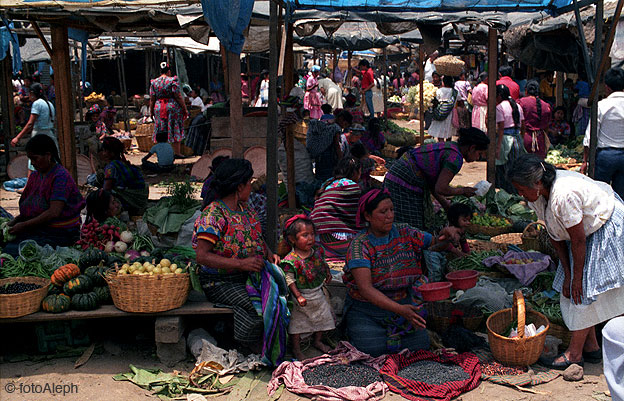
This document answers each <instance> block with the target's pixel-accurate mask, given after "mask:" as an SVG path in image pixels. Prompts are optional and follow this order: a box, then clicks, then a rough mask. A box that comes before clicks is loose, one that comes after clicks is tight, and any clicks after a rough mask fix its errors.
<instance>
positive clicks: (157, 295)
mask: <svg viewBox="0 0 624 401" xmlns="http://www.w3.org/2000/svg"><path fill="white" fill-rule="evenodd" d="M104 278H105V279H106V282H107V283H108V287H109V288H110V293H111V297H112V298H113V303H114V304H115V306H116V307H117V308H118V309H121V310H122V311H125V312H134V313H154V312H164V311H167V310H171V309H175V308H179V307H180V306H182V305H184V303H185V302H186V298H187V297H188V294H189V289H190V286H191V281H190V278H189V274H188V273H182V274H159V275H153V276H144V275H133V274H128V275H122V276H120V275H117V272H116V271H111V272H109V273H108V274H106V275H105V276H104Z"/></svg>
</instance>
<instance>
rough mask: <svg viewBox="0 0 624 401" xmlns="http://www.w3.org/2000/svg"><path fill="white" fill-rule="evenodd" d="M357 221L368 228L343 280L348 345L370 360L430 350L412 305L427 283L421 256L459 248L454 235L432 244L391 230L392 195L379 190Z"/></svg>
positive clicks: (354, 246)
mask: <svg viewBox="0 0 624 401" xmlns="http://www.w3.org/2000/svg"><path fill="white" fill-rule="evenodd" d="M358 220H360V221H362V222H366V223H367V226H368V227H367V229H366V230H364V231H362V232H360V233H359V234H358V235H357V236H356V237H355V238H353V240H352V241H351V245H350V246H349V251H348V252H347V263H346V265H345V269H344V271H345V274H344V276H343V281H344V282H345V284H346V286H347V297H346V300H345V312H344V317H345V321H346V328H347V335H348V337H349V340H350V341H351V343H352V344H353V345H354V346H355V347H356V348H357V349H359V350H360V351H362V352H365V353H367V354H370V355H372V356H379V355H382V354H386V353H394V352H398V351H400V350H402V349H404V348H408V349H410V350H418V349H428V348H429V336H428V334H427V331H426V330H424V328H425V325H426V322H425V319H424V318H423V317H422V316H421V315H420V308H419V307H418V306H416V303H417V300H416V299H415V297H417V296H418V289H417V288H418V287H419V286H420V285H421V284H424V283H426V282H427V278H426V277H425V275H424V274H423V271H422V268H421V260H422V251H423V250H424V249H426V248H428V247H429V246H431V245H433V244H435V243H437V242H439V241H447V239H449V240H452V241H453V242H457V240H458V239H459V236H458V234H457V230H456V229H454V228H452V227H446V228H444V229H443V230H442V231H441V236H440V237H439V238H435V237H433V236H432V235H431V234H428V233H425V232H422V231H419V230H418V229H415V228H412V227H410V226H408V225H407V224H394V209H393V206H392V200H391V199H390V194H389V193H388V192H387V191H386V190H379V189H373V190H371V191H369V192H367V193H366V194H364V195H363V196H362V198H361V199H360V202H359V208H358Z"/></svg>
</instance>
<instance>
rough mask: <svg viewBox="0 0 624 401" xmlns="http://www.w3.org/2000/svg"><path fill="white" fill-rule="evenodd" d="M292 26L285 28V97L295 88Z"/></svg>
mask: <svg viewBox="0 0 624 401" xmlns="http://www.w3.org/2000/svg"><path fill="white" fill-rule="evenodd" d="M293 32H294V28H293V24H288V26H287V27H286V40H285V41H284V42H286V54H285V55H284V94H283V96H284V97H286V96H288V94H289V93H290V91H291V89H292V88H293V87H294V86H295V82H293V79H294V71H295V53H294V52H293Z"/></svg>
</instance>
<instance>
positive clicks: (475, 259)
mask: <svg viewBox="0 0 624 401" xmlns="http://www.w3.org/2000/svg"><path fill="white" fill-rule="evenodd" d="M500 255H502V253H501V251H499V250H493V251H474V252H471V253H470V254H469V255H467V256H464V257H463V258H457V259H453V260H451V261H450V262H449V270H451V271H456V270H477V271H483V272H487V271H490V270H489V269H488V268H487V267H485V266H484V265H483V260H484V259H487V258H489V257H490V256H500Z"/></svg>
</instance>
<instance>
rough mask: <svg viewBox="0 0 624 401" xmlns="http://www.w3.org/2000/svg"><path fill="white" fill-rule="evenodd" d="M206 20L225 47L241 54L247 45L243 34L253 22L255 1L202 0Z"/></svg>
mask: <svg viewBox="0 0 624 401" xmlns="http://www.w3.org/2000/svg"><path fill="white" fill-rule="evenodd" d="M201 5H202V10H203V12H204V18H205V19H206V22H208V24H209V25H210V28H211V29H212V31H213V32H214V33H215V35H216V36H217V38H218V39H219V41H220V42H221V44H222V45H223V47H224V48H225V49H226V50H227V51H229V52H231V53H236V54H240V53H241V52H242V51H243V45H244V44H245V36H244V35H243V32H244V31H245V29H247V26H248V25H249V21H250V20H251V13H252V11H253V5H254V0H201Z"/></svg>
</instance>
